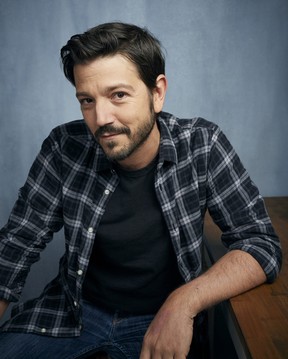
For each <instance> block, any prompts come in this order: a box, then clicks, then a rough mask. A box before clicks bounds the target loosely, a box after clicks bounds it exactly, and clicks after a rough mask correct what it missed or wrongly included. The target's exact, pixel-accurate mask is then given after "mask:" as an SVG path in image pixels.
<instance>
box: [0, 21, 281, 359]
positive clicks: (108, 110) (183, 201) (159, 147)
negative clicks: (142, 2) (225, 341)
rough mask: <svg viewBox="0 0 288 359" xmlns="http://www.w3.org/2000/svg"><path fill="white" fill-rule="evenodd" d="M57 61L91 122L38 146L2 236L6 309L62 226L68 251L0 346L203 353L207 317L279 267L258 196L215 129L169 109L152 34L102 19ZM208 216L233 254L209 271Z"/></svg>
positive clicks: (74, 353)
mask: <svg viewBox="0 0 288 359" xmlns="http://www.w3.org/2000/svg"><path fill="white" fill-rule="evenodd" d="M61 56H62V62H63V67H64V73H65V75H66V77H67V78H68V79H69V81H70V82H71V83H72V84H73V85H74V86H75V88H76V97H77V99H78V101H79V103H80V106H81V110H82V113H83V117H84V121H74V122H71V123H68V124H64V125H60V126H58V127H57V128H56V129H54V130H53V131H52V132H51V134H50V135H49V137H48V138H47V139H46V140H45V141H44V143H43V145H42V149H41V151H40V153H39V155H38V157H37V158H36V160H35V162H34V164H33V166H32V168H31V170H30V173H29V176H28V179H27V181H26V183H25V185H24V187H23V188H21V190H20V193H19V198H18V201H17V202H16V204H15V207H14V209H13V211H12V214H11V216H10V219H9V222H8V223H7V225H6V226H5V227H4V228H3V229H2V230H1V232H0V239H1V241H0V253H1V256H0V264H1V270H0V278H1V279H0V280H1V282H0V295H1V298H2V302H1V308H2V312H4V310H5V308H6V307H7V305H8V302H11V301H16V300H18V299H19V296H20V293H21V289H22V287H23V285H24V281H25V278H26V276H27V273H28V271H29V268H30V266H31V264H32V263H33V262H35V261H37V260H38V259H39V253H40V251H41V250H43V249H44V247H45V245H46V243H47V242H48V241H50V240H51V238H52V235H53V233H54V232H56V231H58V230H60V228H61V227H62V226H64V233H65V245H66V246H65V248H66V251H65V254H64V256H63V258H62V259H61V262H60V271H59V275H58V276H57V278H55V279H54V280H53V281H52V282H51V283H50V284H49V285H48V286H47V287H46V288H45V290H44V293H43V294H42V295H41V296H40V297H39V298H37V299H35V300H32V301H29V302H28V303H24V304H19V305H18V306H17V307H16V308H14V310H13V311H12V318H11V319H10V320H9V321H8V322H6V323H5V324H4V325H3V327H2V332H3V333H1V334H0V343H1V348H2V350H1V352H2V353H3V355H4V358H14V359H15V358H21V359H23V358H25V357H27V358H30V359H31V358H78V357H79V358H80V357H81V358H82V357H86V356H89V355H90V354H91V353H95V352H97V351H105V352H107V353H108V354H109V356H110V357H111V358H116V359H117V358H135V359H136V358H139V357H140V358H141V359H150V358H153V359H157V358H186V357H187V356H188V355H189V353H190V355H191V353H192V357H194V358H196V354H195V356H193V350H194V348H196V346H197V343H196V342H194V340H195V339H197V338H196V337H197V336H199V335H198V334H199V332H200V331H201V330H200V329H201V325H202V312H203V311H204V310H205V309H206V308H209V307H211V306H212V305H214V304H215V303H218V302H220V301H222V300H225V299H227V298H230V297H232V296H235V295H237V294H240V293H242V292H244V291H247V290H249V289H251V288H253V287H255V286H257V285H260V284H261V283H264V282H265V281H268V282H272V281H273V280H274V279H275V278H276V277H277V274H278V272H279V270H280V267H281V249H280V244H279V240H278V238H277V236H276V234H275V233H274V230H273V228H272V225H271V222H270V220H269V218H268V216H267V213H266V210H265V207H264V203H263V200H262V198H261V196H260V195H259V193H258V190H257V188H256V187H255V185H254V184H253V182H252V181H251V180H250V178H249V176H248V174H247V172H246V171H245V169H244V168H243V166H242V164H241V162H240V160H239V158H238V157H237V155H236V154H235V152H234V150H233V148H232V147H231V145H230V143H229V142H228V140H227V139H226V137H225V136H224V135H223V133H222V132H221V130H220V129H219V128H218V127H217V126H216V125H215V124H213V123H210V122H207V121H205V120H203V119H201V118H194V119H191V120H179V119H177V118H176V117H174V116H173V115H170V114H168V113H164V112H162V108H163V104H164V99H165V93H166V88H167V80H166V77H165V63H164V57H163V55H162V52H161V47H160V44H159V41H158V40H157V39H155V38H154V37H153V36H152V35H151V34H150V33H149V32H148V31H147V30H145V29H140V28H138V27H136V26H134V25H128V24H122V23H109V24H103V25H99V26H97V27H95V28H93V29H91V30H89V31H87V32H86V33H84V34H81V35H75V36H73V37H72V38H71V39H70V40H69V41H68V43H67V45H66V46H64V47H63V48H62V50H61ZM207 208H208V210H209V211H210V213H211V215H212V217H213V219H214V220H215V222H216V223H217V224H218V226H219V227H220V228H221V230H222V231H223V237H222V239H223V242H224V244H225V245H226V246H227V248H228V249H229V251H228V253H227V254H226V255H225V256H224V257H222V258H221V259H220V260H219V261H218V262H217V263H216V264H215V265H214V266H213V267H212V268H211V269H209V270H208V271H206V272H204V273H202V268H201V263H202V257H201V254H202V237H203V231H202V230H203V218H204V214H205V211H206V209H207ZM192 339H193V342H192ZM191 343H192V345H191ZM25 355H26V356H25Z"/></svg>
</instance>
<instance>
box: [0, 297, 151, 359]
mask: <svg viewBox="0 0 288 359" xmlns="http://www.w3.org/2000/svg"><path fill="white" fill-rule="evenodd" d="M153 317H154V316H153V315H141V316H132V315H129V314H124V313H121V312H118V311H116V312H115V313H111V312H108V311H105V310H103V309H99V308H97V307H95V306H94V305H91V304H89V302H86V301H84V303H83V331H82V333H81V335H80V337H73V338H53V337H47V336H42V335H36V334H26V333H12V332H9V333H0V348H1V349H0V357H1V358H2V359H39V358H41V359H51V358H55V359H57V358H59V359H60V358H61V359H75V358H86V357H89V355H91V354H93V353H95V352H98V351H105V352H106V353H108V355H109V356H110V358H112V359H139V356H140V352H141V347H142V341H143V337H144V335H145V333H146V330H147V328H148V326H149V324H150V322H151V321H152V319H153Z"/></svg>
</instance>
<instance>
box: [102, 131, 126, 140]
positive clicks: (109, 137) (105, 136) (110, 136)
mask: <svg viewBox="0 0 288 359" xmlns="http://www.w3.org/2000/svg"><path fill="white" fill-rule="evenodd" d="M120 135H123V133H103V134H102V135H101V136H99V138H100V139H101V140H104V141H109V140H112V139H115V138H116V137H117V136H120Z"/></svg>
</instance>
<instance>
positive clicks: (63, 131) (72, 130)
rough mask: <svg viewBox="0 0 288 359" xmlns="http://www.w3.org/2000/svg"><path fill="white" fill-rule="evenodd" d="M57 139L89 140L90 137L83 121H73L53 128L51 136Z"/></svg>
mask: <svg viewBox="0 0 288 359" xmlns="http://www.w3.org/2000/svg"><path fill="white" fill-rule="evenodd" d="M50 135H52V136H55V137H57V138H65V137H72V138H75V139H77V138H79V139H80V138H86V139H88V138H91V137H92V135H91V133H90V131H89V129H88V128H87V126H86V124H85V122H84V120H75V121H71V122H67V123H64V124H61V125H58V126H57V127H55V128H54V129H53V130H52V131H51V134H50Z"/></svg>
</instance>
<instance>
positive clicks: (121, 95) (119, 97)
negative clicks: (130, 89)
mask: <svg viewBox="0 0 288 359" xmlns="http://www.w3.org/2000/svg"><path fill="white" fill-rule="evenodd" d="M126 95H127V94H126V92H124V91H118V92H115V93H114V94H113V96H112V98H113V99H115V100H122V99H123V98H125V97H126Z"/></svg>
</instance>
